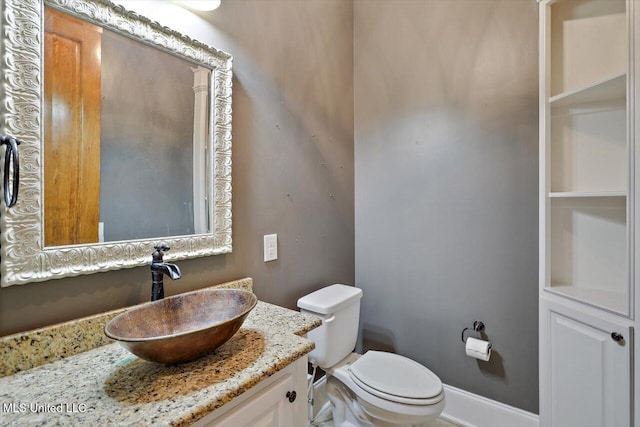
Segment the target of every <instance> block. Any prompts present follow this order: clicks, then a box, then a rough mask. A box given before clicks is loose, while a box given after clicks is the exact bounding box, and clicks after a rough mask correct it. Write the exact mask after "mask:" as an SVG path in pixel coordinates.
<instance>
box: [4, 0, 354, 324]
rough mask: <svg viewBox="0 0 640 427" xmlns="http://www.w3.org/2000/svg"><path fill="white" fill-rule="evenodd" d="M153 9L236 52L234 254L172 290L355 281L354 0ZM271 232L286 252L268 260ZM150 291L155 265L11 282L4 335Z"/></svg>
mask: <svg viewBox="0 0 640 427" xmlns="http://www.w3.org/2000/svg"><path fill="white" fill-rule="evenodd" d="M145 6H147V5H146V3H145V2H133V6H131V7H137V8H138V7H139V8H140V11H142V9H143V8H144V7H145ZM144 14H145V15H147V16H150V17H152V18H154V19H156V20H159V21H161V23H162V24H164V25H168V26H171V27H173V28H176V29H177V30H179V31H181V32H183V33H185V34H187V35H190V36H192V37H194V38H197V39H199V40H201V41H203V42H205V43H208V44H210V45H213V46H216V47H219V48H221V49H224V50H226V51H228V52H231V53H232V54H233V55H234V72H235V78H234V81H233V85H234V86H233V253H231V254H228V255H220V256H215V257H207V258H200V259H195V260H187V261H181V262H179V265H180V267H181V269H182V272H183V278H182V279H181V280H179V281H175V282H171V281H167V282H166V284H165V292H166V293H167V295H172V294H176V293H180V292H185V291H188V290H192V289H198V288H202V287H205V286H207V285H211V284H215V283H219V282H222V281H226V280H231V279H236V278H239V277H245V276H251V277H253V278H254V286H255V291H256V293H257V295H258V297H259V298H260V299H261V300H263V301H268V302H271V303H275V304H279V305H283V306H286V307H291V308H294V307H295V303H296V300H297V299H298V298H299V297H300V296H302V295H304V294H306V293H308V292H310V291H312V290H315V289H317V288H319V287H321V286H323V285H325V284H327V283H332V282H346V283H353V281H354V225H353V219H354V213H353V164H354V162H353V65H352V64H353V43H352V42H353V5H352V3H351V2H348V1H342V0H335V1H331V0H329V1H327V0H307V1H304V2H297V1H287V0H271V1H262V0H234V1H224V2H222V6H221V7H220V8H219V9H218V10H216V11H215V12H213V13H208V14H207V13H202V14H200V15H195V14H193V13H190V12H188V11H186V10H183V9H180V8H178V7H177V6H174V5H172V4H170V3H169V2H163V1H156V2H153V4H151V5H150V6H148V7H147V10H146V11H145V12H144ZM205 18H206V19H208V20H209V21H210V22H207V21H206V20H205ZM269 233H278V237H279V247H278V249H279V256H280V259H279V260H277V261H274V262H270V263H266V264H265V263H264V262H262V236H263V235H264V234H269ZM151 251H152V249H151V248H150V250H149V254H151ZM149 261H151V258H149ZM150 290H151V277H150V272H149V269H148V268H146V267H139V268H134V269H127V270H121V271H115V272H107V273H99V274H93V275H89V276H80V277H75V278H68V279H59V280H53V281H50V282H48V283H34V284H28V285H23V286H13V287H9V288H3V289H0V335H5V334H9V333H12V332H17V331H22V330H26V329H30V328H35V327H39V326H43V325H48V324H52V323H55V322H61V321H65V320H69V319H74V318H77V317H80V316H85V315H89V314H93V313H98V312H101V311H105V310H109V309H113V308H116V307H122V306H127V305H132V304H135V303H138V302H142V301H145V300H147V299H148V298H149V295H150Z"/></svg>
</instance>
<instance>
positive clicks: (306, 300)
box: [298, 284, 444, 427]
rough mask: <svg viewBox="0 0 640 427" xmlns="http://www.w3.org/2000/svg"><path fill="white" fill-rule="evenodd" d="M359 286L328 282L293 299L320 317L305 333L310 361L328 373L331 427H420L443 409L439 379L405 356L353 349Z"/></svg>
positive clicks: (355, 335)
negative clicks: (312, 346) (312, 347)
mask: <svg viewBox="0 0 640 427" xmlns="http://www.w3.org/2000/svg"><path fill="white" fill-rule="evenodd" d="M361 298H362V290H361V289H358V288H355V287H353V286H347V285H340V284H336V285H331V286H327V287H325V288H322V289H319V290H317V291H315V292H313V293H310V294H309V295H306V296H304V297H302V298H300V299H299V300H298V307H299V308H300V311H301V312H303V313H310V314H313V315H315V316H318V317H320V318H322V325H321V326H320V327H318V328H316V329H314V330H312V331H311V332H309V333H308V338H309V339H310V340H312V341H313V342H315V344H316V348H315V350H313V351H312V352H311V353H310V354H309V361H310V362H311V363H312V364H313V365H315V366H318V367H320V368H322V369H323V370H324V371H325V372H326V375H327V394H328V396H329V401H330V402H331V405H332V412H333V420H334V424H335V426H336V427H352V426H358V427H365V426H367V427H402V426H421V425H423V424H425V423H427V422H428V421H431V420H433V419H435V418H437V417H438V416H439V415H440V413H441V412H442V409H443V408H444V390H443V388H442V381H440V379H439V378H438V377H437V376H436V375H435V374H434V373H433V372H431V371H430V370H429V369H427V368H426V367H424V366H422V365H421V364H419V363H418V362H415V361H413V360H411V359H409V358H407V357H404V356H400V355H398V354H394V353H387V352H382V351H372V350H370V351H367V352H366V353H365V354H363V355H359V354H357V353H353V350H354V348H355V345H356V339H357V336H358V322H359V318H360V299H361Z"/></svg>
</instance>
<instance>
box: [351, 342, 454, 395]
mask: <svg viewBox="0 0 640 427" xmlns="http://www.w3.org/2000/svg"><path fill="white" fill-rule="evenodd" d="M347 370H348V372H349V376H350V377H351V379H352V380H353V382H354V383H355V384H356V385H357V386H358V387H360V388H362V389H363V390H365V391H366V392H368V393H371V394H372V395H374V396H377V397H379V398H381V399H385V400H389V401H391V402H396V403H403V404H408V405H420V406H424V405H433V404H436V403H438V402H439V401H440V400H442V395H443V393H442V381H440V378H438V377H437V376H436V375H435V374H434V373H433V372H431V371H430V370H429V369H428V368H426V367H425V366H423V365H421V364H419V363H418V362H416V361H414V360H411V359H409V358H407V357H404V356H401V355H399V354H394V353H387V352H382V351H368V352H366V353H365V354H364V355H362V356H361V357H360V358H358V360H356V361H355V362H353V363H351V364H350V365H349V366H348V368H347Z"/></svg>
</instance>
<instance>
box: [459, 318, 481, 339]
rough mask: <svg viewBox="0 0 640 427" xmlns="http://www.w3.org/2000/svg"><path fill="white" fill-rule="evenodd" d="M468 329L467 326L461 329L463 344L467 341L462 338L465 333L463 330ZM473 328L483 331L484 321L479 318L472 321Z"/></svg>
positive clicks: (476, 330)
mask: <svg viewBox="0 0 640 427" xmlns="http://www.w3.org/2000/svg"><path fill="white" fill-rule="evenodd" d="M468 330H469V328H464V329H463V330H462V342H463V343H465V344H466V343H467V341H466V340H465V339H464V333H465V332H467V331H468ZM473 330H474V331H475V332H482V331H484V323H482V322H481V321H480V320H475V321H474V322H473Z"/></svg>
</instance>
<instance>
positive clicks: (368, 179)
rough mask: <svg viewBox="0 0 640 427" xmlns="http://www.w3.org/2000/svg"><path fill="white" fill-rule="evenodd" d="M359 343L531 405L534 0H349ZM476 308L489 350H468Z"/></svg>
mask: <svg viewBox="0 0 640 427" xmlns="http://www.w3.org/2000/svg"><path fill="white" fill-rule="evenodd" d="M354 16H355V21H354V34H355V35H354V38H355V41H354V46H355V47H354V52H355V61H354V73H355V77H354V82H355V90H354V93H355V95H354V96H355V172H356V180H355V182H356V189H355V195H356V198H355V200H356V201H355V204H356V216H355V218H356V219H355V222H356V285H357V286H359V287H361V288H362V289H363V291H364V299H363V306H362V317H361V327H362V334H361V338H362V345H363V347H364V348H365V349H366V348H382V349H390V350H394V351H396V352H398V353H401V354H404V355H407V356H409V357H411V358H414V359H415V360H417V361H419V362H421V363H423V364H425V365H426V366H428V367H429V368H430V369H432V370H433V371H434V372H435V373H436V374H437V375H439V376H440V378H441V379H442V380H443V382H445V383H446V384H449V385H452V386H455V387H459V388H462V389H464V390H468V391H470V392H473V393H477V394H480V395H483V396H486V397H489V398H491V399H495V400H498V401H501V402H504V403H507V404H510V405H513V406H516V407H519V408H523V409H525V410H528V411H532V412H537V410H538V334H537V278H538V274H537V266H538V257H537V227H538V223H537V221H538V215H537V182H538V173H537V168H538V153H537V149H538V148H537V147H538V142H537V138H538V132H537V126H538V114H537V105H538V104H537V90H538V87H537V71H538V68H537V22H538V21H537V7H536V2H535V1H534V0H458V1H450V0H430V1H405V0H395V1H375V0H356V1H355V6H354ZM476 319H479V320H482V321H483V322H485V324H486V334H487V336H488V338H489V339H490V340H491V341H492V343H493V345H494V353H493V356H492V359H491V361H490V362H489V363H483V362H480V361H477V360H475V359H471V358H469V357H466V356H465V352H464V345H463V344H462V342H461V338H460V334H461V331H462V329H463V328H465V327H469V326H471V325H472V322H473V321H474V320H476Z"/></svg>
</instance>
